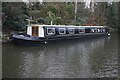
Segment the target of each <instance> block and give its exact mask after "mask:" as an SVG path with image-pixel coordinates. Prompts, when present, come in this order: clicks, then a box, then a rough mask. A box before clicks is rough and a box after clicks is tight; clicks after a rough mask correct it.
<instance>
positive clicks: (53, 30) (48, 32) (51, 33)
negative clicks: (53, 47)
mask: <svg viewBox="0 0 120 80" xmlns="http://www.w3.org/2000/svg"><path fill="white" fill-rule="evenodd" d="M48 29H54V30H53V31H54V33H49V32H48ZM47 34H48V35H55V28H47Z"/></svg>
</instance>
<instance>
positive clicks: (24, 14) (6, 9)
mask: <svg viewBox="0 0 120 80" xmlns="http://www.w3.org/2000/svg"><path fill="white" fill-rule="evenodd" d="M30 4H33V5H30ZM30 4H27V5H26V3H22V2H21V3H20V2H19V3H17V2H3V3H2V15H3V17H2V18H3V20H2V21H3V22H2V23H3V29H12V30H21V29H24V28H25V25H26V24H27V21H26V19H28V18H30V17H32V19H33V20H34V21H32V23H36V21H37V23H38V24H50V23H51V21H53V24H58V25H60V24H71V25H74V24H76V25H106V26H109V27H112V28H118V27H120V24H118V22H120V18H119V16H118V15H120V11H119V8H120V4H119V3H117V2H112V3H108V2H96V3H94V7H91V6H90V8H86V7H85V2H78V4H77V14H76V16H77V20H76V21H74V16H75V11H74V10H75V3H74V2H54V3H53V2H49V3H47V2H43V3H42V4H41V3H39V2H31V3H30ZM92 9H94V12H93V11H92Z"/></svg>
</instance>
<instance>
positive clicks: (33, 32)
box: [32, 26, 39, 36]
mask: <svg viewBox="0 0 120 80" xmlns="http://www.w3.org/2000/svg"><path fill="white" fill-rule="evenodd" d="M38 28H39V27H38V26H32V36H38V32H39V30H38Z"/></svg>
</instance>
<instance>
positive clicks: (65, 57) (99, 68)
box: [2, 34, 118, 78]
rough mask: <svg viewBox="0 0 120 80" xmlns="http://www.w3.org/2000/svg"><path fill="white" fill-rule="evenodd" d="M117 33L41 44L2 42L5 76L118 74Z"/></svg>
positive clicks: (53, 76) (60, 76) (100, 75)
mask: <svg viewBox="0 0 120 80" xmlns="http://www.w3.org/2000/svg"><path fill="white" fill-rule="evenodd" d="M117 38H118V37H117V35H116V34H112V35H111V36H110V37H101V38H96V39H95V38H94V39H92V38H91V39H83V40H80V39H79V40H71V41H61V42H54V43H48V44H45V45H43V44H41V45H39V46H38V45H36V46H35V45H34V46H33V45H32V46H26V45H14V44H11V43H9V44H3V53H2V58H3V59H2V60H3V63H2V64H3V66H2V69H3V71H2V76H3V77H4V78H13V77H14V78H94V77H100V78H101V77H117V75H118V61H117V58H118V40H117Z"/></svg>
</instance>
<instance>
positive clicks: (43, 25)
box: [27, 24, 107, 27]
mask: <svg viewBox="0 0 120 80" xmlns="http://www.w3.org/2000/svg"><path fill="white" fill-rule="evenodd" d="M27 26H39V27H43V26H44V27H45V26H46V27H48V26H50V27H51V26H53V27H107V26H74V25H38V24H32V25H27Z"/></svg>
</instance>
